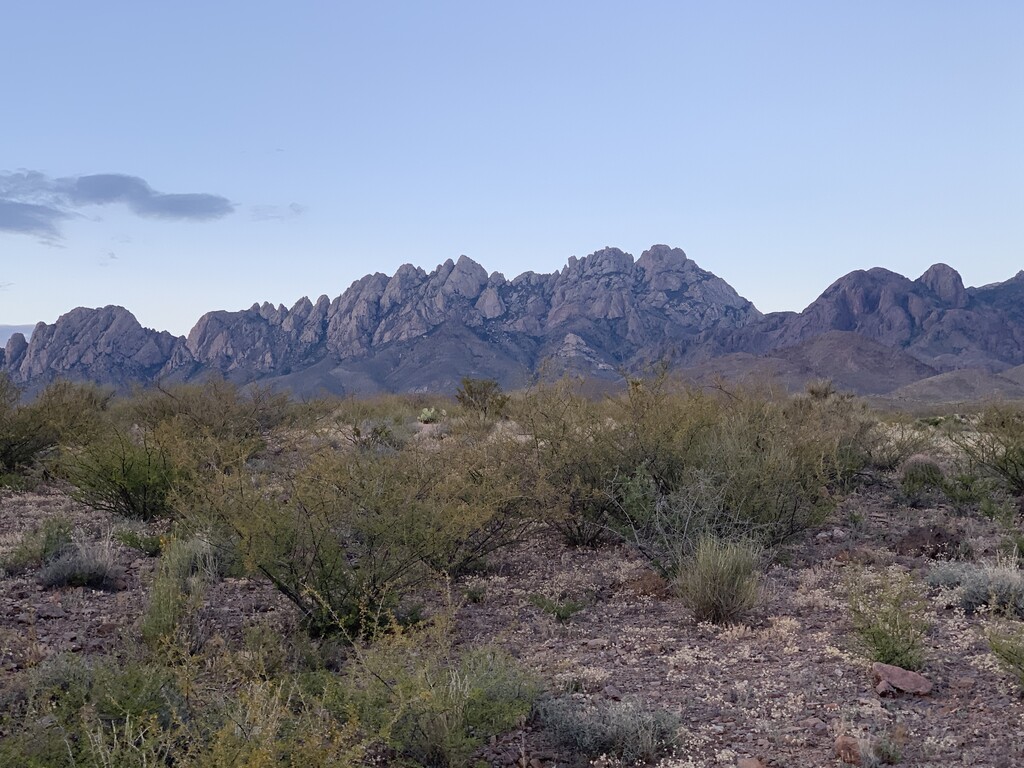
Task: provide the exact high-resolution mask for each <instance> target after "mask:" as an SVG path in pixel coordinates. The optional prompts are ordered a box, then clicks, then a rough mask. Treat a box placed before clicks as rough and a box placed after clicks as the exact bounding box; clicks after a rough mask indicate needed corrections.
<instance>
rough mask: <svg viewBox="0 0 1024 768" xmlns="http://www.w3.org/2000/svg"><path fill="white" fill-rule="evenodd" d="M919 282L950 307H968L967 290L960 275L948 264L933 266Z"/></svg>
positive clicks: (918, 279)
mask: <svg viewBox="0 0 1024 768" xmlns="http://www.w3.org/2000/svg"><path fill="white" fill-rule="evenodd" d="M917 282H918V283H920V284H921V285H923V286H925V287H926V288H928V289H929V290H930V291H931V292H932V293H934V294H935V295H936V296H938V297H939V298H940V299H942V301H943V302H944V303H945V304H947V305H949V306H950V307H965V306H967V300H968V296H967V289H966V288H964V281H963V278H961V277H960V273H959V272H957V271H956V270H955V269H953V268H952V267H950V266H948V265H947V264H933V265H932V266H930V267H928V269H927V270H925V273H924V274H923V275H921V276H920V277H919V278H917Z"/></svg>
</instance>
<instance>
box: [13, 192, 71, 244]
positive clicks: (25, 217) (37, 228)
mask: <svg viewBox="0 0 1024 768" xmlns="http://www.w3.org/2000/svg"><path fill="white" fill-rule="evenodd" d="M68 216H69V214H68V213H66V212H65V211H62V210H60V209H58V208H53V207H51V206H48V205H38V204H36V203H19V202H17V201H14V200H4V199H0V232H14V233H16V234H22V235H35V236H36V237H41V238H43V239H45V240H56V239H58V238H60V227H59V226H58V225H59V224H60V222H61V221H62V220H64V219H66V218H68Z"/></svg>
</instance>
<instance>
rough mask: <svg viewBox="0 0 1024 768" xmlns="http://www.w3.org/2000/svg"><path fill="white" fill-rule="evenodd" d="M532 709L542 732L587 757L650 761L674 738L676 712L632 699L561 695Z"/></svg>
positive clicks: (625, 762) (626, 762)
mask: <svg viewBox="0 0 1024 768" xmlns="http://www.w3.org/2000/svg"><path fill="white" fill-rule="evenodd" d="M536 712H537V719H538V720H539V721H540V723H541V725H542V727H543V728H544V731H545V733H547V734H548V735H549V736H550V737H551V738H552V739H553V740H554V741H555V742H557V743H558V744H560V745H561V746H563V747H564V748H566V749H569V750H571V751H572V752H573V753H575V754H578V755H581V756H583V757H585V758H587V759H589V760H595V759H597V758H599V757H601V756H602V755H605V756H611V757H616V758H618V759H619V760H621V761H622V764H623V765H640V764H647V763H653V762H655V761H656V760H658V759H659V758H661V757H664V756H666V755H669V754H671V752H672V751H673V750H674V748H675V747H676V745H677V743H678V730H679V718H678V717H676V716H675V715H673V714H672V713H670V712H668V711H666V710H663V709H654V708H652V707H650V706H649V705H646V704H643V703H640V702H636V701H628V700H627V701H603V700H602V701H588V700H586V699H584V698H582V697H577V696H562V697H558V698H550V699H546V700H543V701H540V702H538V704H537V705H536Z"/></svg>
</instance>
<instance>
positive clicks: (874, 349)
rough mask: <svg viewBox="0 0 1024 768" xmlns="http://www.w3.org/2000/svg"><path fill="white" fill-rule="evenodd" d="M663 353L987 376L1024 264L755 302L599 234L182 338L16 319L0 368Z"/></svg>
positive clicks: (137, 369)
mask: <svg viewBox="0 0 1024 768" xmlns="http://www.w3.org/2000/svg"><path fill="white" fill-rule="evenodd" d="M664 359H669V360H673V361H674V362H675V363H676V364H677V365H680V366H684V367H694V366H696V367H695V368H693V370H695V371H700V372H701V373H700V374H699V375H698V378H699V377H700V376H705V377H706V376H710V375H714V373H715V370H716V366H718V365H719V364H718V363H717V362H716V361H723V365H724V364H727V366H728V370H729V371H731V372H735V371H741V370H749V371H760V372H768V373H769V374H770V375H781V376H783V378H786V379H787V383H789V384H792V385H793V386H799V383H798V382H799V381H806V379H807V378H813V377H820V376H828V377H832V378H835V379H836V381H837V383H839V384H840V385H841V386H843V387H844V388H848V389H852V390H853V391H857V392H863V393H876V394H878V393H885V392H888V391H891V390H895V389H897V388H899V387H904V388H905V387H907V386H909V385H911V384H913V383H915V382H918V381H921V380H924V379H927V378H929V377H935V376H936V375H937V374H942V373H943V372H947V371H953V370H957V369H964V368H971V369H981V370H984V371H986V372H988V373H990V374H997V373H999V372H1000V371H1003V370H1005V369H1008V368H1010V367H1012V366H1019V365H1021V364H1022V363H1024V272H1021V273H1019V274H1018V275H1017V276H1016V277H1014V278H1012V279H1011V280H1008V281H1006V282H1005V283H997V284H994V285H989V286H983V287H981V288H966V287H964V284H963V280H962V279H961V278H960V275H959V274H958V273H957V272H956V271H955V270H954V269H952V268H951V267H949V266H947V265H945V264H936V265H934V266H932V267H930V268H929V269H928V270H927V271H925V273H924V274H923V275H921V276H920V277H919V278H918V279H916V280H910V279H908V278H906V277H903V276H902V275H898V274H896V273H894V272H891V271H889V270H885V269H881V268H875V269H869V270H858V271H856V272H852V273H850V274H848V275H846V276H844V277H842V278H840V279H839V280H837V281H836V282H835V283H833V284H832V285H831V286H830V287H829V288H828V289H827V290H826V291H825V292H824V293H822V295H821V296H820V297H818V299H816V300H815V301H814V302H812V303H811V305H810V306H808V307H807V308H806V309H804V310H803V311H802V312H799V313H796V312H780V313H773V314H770V315H762V314H761V313H760V312H758V310H757V309H756V308H755V307H754V306H753V304H751V303H750V302H749V301H747V300H746V299H744V298H743V297H741V296H739V295H738V294H737V293H736V291H735V290H733V289H732V288H731V287H730V286H729V284H728V283H726V282H725V281H724V280H722V279H721V278H719V277H717V276H715V275H713V274H711V273H710V272H707V271H705V270H703V269H701V268H700V267H699V266H697V264H696V263H694V262H693V261H692V260H690V259H689V258H687V256H686V254H685V253H683V251H681V250H679V249H676V248H670V247H668V246H665V245H656V246H653V247H651V248H650V249H649V250H647V251H645V252H644V253H643V254H642V255H641V256H640V258H638V259H636V260H634V259H633V257H632V256H630V255H629V254H627V253H624V252H623V251H621V250H619V249H617V248H605V249H603V250H600V251H597V252H596V253H594V254H591V255H590V256H587V257H585V258H581V259H577V258H575V257H572V258H570V259H569V261H568V263H567V264H566V265H565V266H564V267H563V268H562V269H561V270H560V271H558V272H554V273H551V274H537V273H533V272H527V273H525V274H522V275H519V276H518V277H515V278H513V279H511V280H509V279H506V278H505V276H504V275H502V274H501V273H499V272H493V273H491V274H488V273H487V271H486V270H485V269H484V268H483V267H481V266H480V265H479V264H477V263H476V262H474V261H473V260H472V259H470V258H468V257H466V256H462V257H460V258H459V259H458V260H457V261H452V260H448V261H446V262H445V263H444V264H441V265H439V266H438V267H437V268H436V269H434V270H433V271H431V272H427V271H425V270H423V269H422V268H420V267H416V266H413V265H411V264H406V265H404V266H402V267H399V269H398V270H397V271H396V272H395V274H394V275H390V276H389V275H385V274H381V273H375V274H370V275H366V276H365V277H363V278H361V279H359V280H357V281H356V282H354V283H353V284H352V285H351V286H350V287H349V288H348V290H346V291H345V292H344V293H342V294H341V295H340V296H338V297H337V298H335V299H333V300H331V299H329V298H328V297H327V296H321V297H319V298H318V299H317V300H316V301H315V302H314V301H311V300H310V299H308V298H302V299H300V300H299V301H298V302H296V304H295V305H294V306H292V307H291V308H286V307H285V306H283V305H279V306H276V307H275V306H273V305H271V304H267V303H264V304H262V305H260V304H254V305H253V306H252V307H250V308H249V309H246V310H241V311H237V312H228V311H215V312H209V313H207V314H206V315H203V317H201V318H200V319H199V321H198V322H197V323H196V325H195V327H194V328H193V329H192V330H191V332H190V333H189V334H188V337H187V338H185V337H174V336H171V335H170V334H168V333H165V332H157V331H153V330H150V329H146V328H142V327H141V326H140V325H139V323H138V322H137V321H136V319H135V318H134V317H133V316H132V315H131V314H130V313H129V312H128V311H127V310H125V309H123V308H121V307H104V308H102V309H83V308H79V309H75V310H73V311H71V312H69V313H67V314H66V315H64V316H62V317H61V318H59V319H58V320H57V322H56V323H54V324H53V325H46V324H43V323H40V324H39V325H38V326H36V328H35V329H34V330H33V332H32V335H31V338H30V339H28V340H26V338H25V337H24V335H22V334H20V333H15V334H14V335H12V336H11V337H10V339H9V340H8V342H7V344H6V347H5V348H4V349H3V350H2V351H0V370H2V371H5V372H6V373H7V374H8V375H9V376H11V378H12V379H13V380H14V381H15V382H16V383H18V384H20V385H23V386H26V387H28V388H29V389H33V388H38V387H40V386H42V385H44V384H45V383H47V382H48V381H50V380H52V379H54V378H57V377H65V378H71V379H89V380H92V381H96V382H99V383H102V384H108V385H113V386H115V387H127V386H130V385H131V384H133V383H147V382H153V381H155V380H157V379H164V380H188V379H191V378H195V377H198V376H204V375H208V374H210V373H216V374H220V375H223V376H225V377H228V378H229V379H231V380H234V381H237V382H249V381H264V382H268V383H271V384H274V385H276V386H284V387H288V388H290V389H292V390H293V391H296V392H298V393H301V394H315V393H316V392H319V391H323V390H327V391H331V392H335V393H344V392H367V391H424V390H440V391H451V390H452V389H453V388H454V387H455V385H456V384H457V383H458V380H459V378H460V377H462V376H477V377H489V378H496V379H498V380H499V381H501V382H502V384H504V385H505V386H518V385H520V384H522V383H524V382H526V381H527V380H529V378H530V377H531V376H533V375H535V374H536V372H537V371H538V368H540V367H543V368H544V370H545V371H546V372H548V373H556V374H557V373H559V372H563V371H568V372H574V373H581V374H585V375H588V376H592V377H596V378H598V379H605V380H609V381H610V380H617V379H618V378H619V376H620V373H621V372H622V371H624V370H636V369H639V368H642V367H644V366H645V365H646V364H648V363H651V362H654V361H657V360H664ZM789 379H792V382H789Z"/></svg>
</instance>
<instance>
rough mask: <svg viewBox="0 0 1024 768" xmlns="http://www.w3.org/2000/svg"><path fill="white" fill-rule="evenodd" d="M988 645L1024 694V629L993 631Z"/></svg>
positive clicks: (989, 636)
mask: <svg viewBox="0 0 1024 768" xmlns="http://www.w3.org/2000/svg"><path fill="white" fill-rule="evenodd" d="M988 645H989V648H991V649H992V653H994V654H995V656H996V658H997V659H999V661H1000V662H1002V664H1003V666H1004V667H1005V668H1006V670H1007V671H1008V672H1009V673H1010V674H1011V675H1013V676H1014V678H1016V680H1017V684H1018V685H1019V686H1020V687H1021V691H1022V692H1024V628H1021V627H1019V626H1018V627H1014V628H1012V629H1001V630H993V631H991V632H989V635H988Z"/></svg>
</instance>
